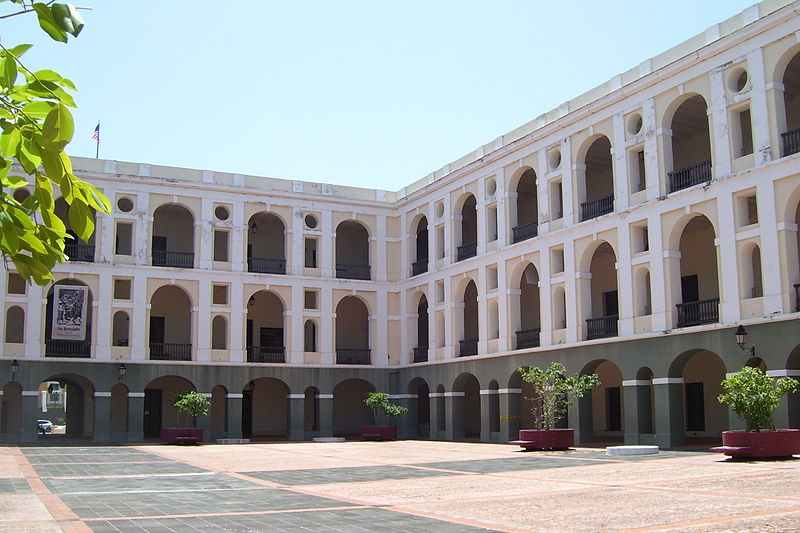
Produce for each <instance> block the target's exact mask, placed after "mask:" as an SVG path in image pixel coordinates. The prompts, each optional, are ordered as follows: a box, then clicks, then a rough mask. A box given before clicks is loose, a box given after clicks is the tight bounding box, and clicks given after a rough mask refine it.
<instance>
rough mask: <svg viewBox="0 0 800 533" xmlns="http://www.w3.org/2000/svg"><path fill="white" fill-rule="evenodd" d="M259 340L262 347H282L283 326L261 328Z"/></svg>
mask: <svg viewBox="0 0 800 533" xmlns="http://www.w3.org/2000/svg"><path fill="white" fill-rule="evenodd" d="M259 340H260V341H261V344H260V346H261V347H262V348H263V347H269V348H281V347H283V328H261V330H260V331H259Z"/></svg>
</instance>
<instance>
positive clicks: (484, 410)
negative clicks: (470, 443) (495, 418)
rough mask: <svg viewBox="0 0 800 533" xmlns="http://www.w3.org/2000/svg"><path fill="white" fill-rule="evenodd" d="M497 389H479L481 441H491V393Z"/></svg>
mask: <svg viewBox="0 0 800 533" xmlns="http://www.w3.org/2000/svg"><path fill="white" fill-rule="evenodd" d="M496 392H497V391H493V390H481V391H480V396H481V442H492V393H496Z"/></svg>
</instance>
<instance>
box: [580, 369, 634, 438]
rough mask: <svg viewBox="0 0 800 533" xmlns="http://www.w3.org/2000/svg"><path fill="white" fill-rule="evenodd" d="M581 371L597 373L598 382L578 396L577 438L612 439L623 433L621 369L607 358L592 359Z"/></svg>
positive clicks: (619, 436) (620, 436) (583, 372)
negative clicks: (597, 384)
mask: <svg viewBox="0 0 800 533" xmlns="http://www.w3.org/2000/svg"><path fill="white" fill-rule="evenodd" d="M581 374H597V376H598V377H599V378H600V385H599V386H598V387H595V389H594V390H592V393H591V394H586V395H584V397H583V398H581V399H580V400H578V405H579V422H578V423H579V424H580V441H581V442H582V443H585V442H592V441H598V440H602V441H615V440H619V439H621V438H622V435H623V420H624V416H623V412H624V406H623V399H622V372H621V371H620V369H619V367H617V365H615V364H614V363H612V362H611V361H609V360H607V359H602V360H598V361H593V362H591V363H589V364H588V365H586V367H584V369H583V371H582V372H581Z"/></svg>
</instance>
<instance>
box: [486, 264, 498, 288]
mask: <svg viewBox="0 0 800 533" xmlns="http://www.w3.org/2000/svg"><path fill="white" fill-rule="evenodd" d="M486 286H487V288H488V289H489V290H490V291H493V290H495V289H497V265H491V266H488V267H486Z"/></svg>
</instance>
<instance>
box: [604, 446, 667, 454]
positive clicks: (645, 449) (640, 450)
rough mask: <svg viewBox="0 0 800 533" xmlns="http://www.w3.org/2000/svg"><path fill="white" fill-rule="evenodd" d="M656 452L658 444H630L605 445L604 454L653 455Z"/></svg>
mask: <svg viewBox="0 0 800 533" xmlns="http://www.w3.org/2000/svg"><path fill="white" fill-rule="evenodd" d="M657 453H658V446H646V445H631V446H607V447H606V455H610V456H629V455H654V454H657Z"/></svg>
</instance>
